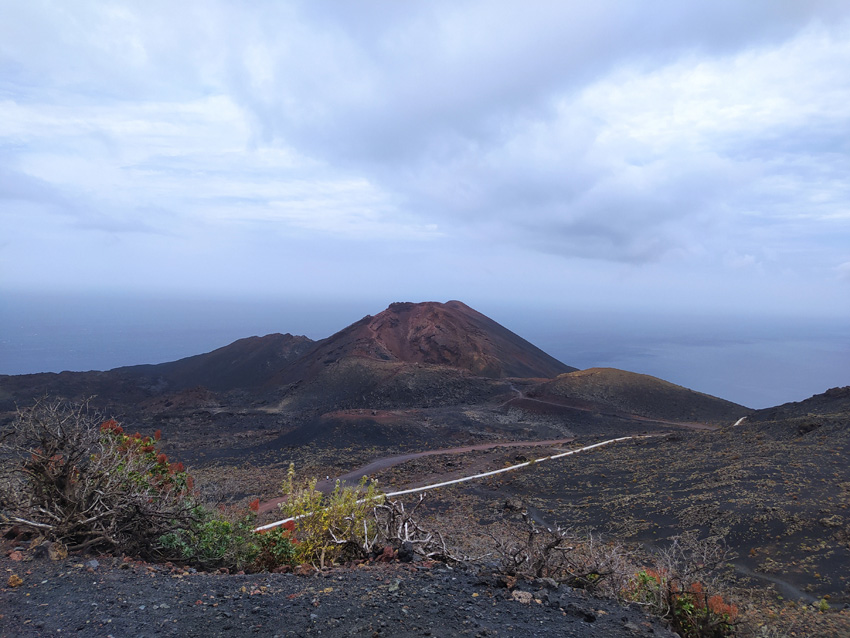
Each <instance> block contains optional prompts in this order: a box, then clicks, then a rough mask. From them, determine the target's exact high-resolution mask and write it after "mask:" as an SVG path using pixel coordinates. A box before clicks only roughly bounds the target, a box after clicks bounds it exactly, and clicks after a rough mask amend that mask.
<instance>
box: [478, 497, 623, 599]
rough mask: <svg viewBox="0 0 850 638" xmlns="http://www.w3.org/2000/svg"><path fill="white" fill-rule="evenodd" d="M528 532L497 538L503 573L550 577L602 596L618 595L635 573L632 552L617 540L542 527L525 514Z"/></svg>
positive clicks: (516, 576) (523, 576)
mask: <svg viewBox="0 0 850 638" xmlns="http://www.w3.org/2000/svg"><path fill="white" fill-rule="evenodd" d="M523 520H524V521H525V524H526V525H525V527H526V529H525V533H524V535H523V536H520V537H513V538H510V539H507V540H506V539H504V538H496V537H494V540H495V542H496V556H497V558H498V560H499V569H500V571H501V573H503V574H505V575H507V576H511V577H514V578H522V579H533V578H551V579H552V580H554V581H555V582H558V583H564V584H567V585H569V586H571V587H577V588H581V589H587V590H590V591H592V592H594V593H596V594H599V595H615V594H616V593H617V592H619V591H620V590H621V589H622V587H623V586H624V585H625V584H626V582H627V581H628V579H629V578H630V576H631V574H633V573H634V570H633V563H632V561H631V555H630V553H629V552H627V551H626V550H625V549H624V548H623V547H622V546H621V545H619V544H618V543H606V542H602V541H601V540H600V538H599V537H598V536H594V535H593V534H590V533H588V534H587V535H586V536H582V535H580V534H577V533H575V532H573V531H571V530H566V529H563V528H560V527H554V528H552V527H542V526H540V525H537V524H536V523H534V521H533V520H531V518H529V516H528V515H527V514H526V513H523Z"/></svg>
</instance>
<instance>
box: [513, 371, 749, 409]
mask: <svg viewBox="0 0 850 638" xmlns="http://www.w3.org/2000/svg"><path fill="white" fill-rule="evenodd" d="M528 396H532V397H540V398H546V397H549V398H554V399H560V400H563V401H567V402H575V403H577V404H581V405H583V406H585V407H589V408H592V407H596V408H599V409H606V408H608V409H613V410H615V411H619V412H623V413H626V414H636V415H638V416H643V417H647V418H653V419H664V420H670V421H706V422H712V423H731V422H734V421H736V420H737V419H739V418H740V417H742V416H744V415H746V414H748V413H749V412H750V410H749V409H748V408H745V407H743V406H741V405H738V404H736V403H732V402H730V401H726V400H724V399H718V398H717V397H713V396H710V395H708V394H703V393H701V392H695V391H693V390H689V389H688V388H684V387H682V386H679V385H675V384H673V383H670V382H668V381H664V380H662V379H658V378H656V377H652V376H649V375H646V374H637V373H635V372H627V371H625V370H617V369H616V368H590V369H587V370H579V371H577V372H570V373H568V374H562V375H560V376H559V377H557V378H556V379H553V380H552V381H547V382H544V383H541V384H538V385H537V386H535V387H534V388H533V389H532V390H530V391H529V392H528Z"/></svg>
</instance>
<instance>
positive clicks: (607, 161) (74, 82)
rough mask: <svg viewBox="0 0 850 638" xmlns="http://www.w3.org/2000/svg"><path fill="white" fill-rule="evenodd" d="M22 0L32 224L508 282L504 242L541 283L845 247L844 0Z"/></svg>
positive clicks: (848, 84)
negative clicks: (240, 0) (653, 1)
mask: <svg viewBox="0 0 850 638" xmlns="http://www.w3.org/2000/svg"><path fill="white" fill-rule="evenodd" d="M0 2H2V0H0ZM6 4H7V5H8V6H6V7H4V13H5V15H6V16H7V17H8V19H7V20H4V21H3V22H2V24H0V70H2V75H0V198H5V199H4V201H5V202H13V203H14V206H13V207H9V206H6V207H4V208H5V210H4V211H3V212H0V215H4V218H7V219H11V218H12V217H14V220H15V225H14V229H15V230H16V232H18V233H19V234H20V235H21V237H26V238H27V239H26V241H28V242H30V244H29V247H30V249H32V248H33V247H34V246H35V245H36V244H37V243H38V236H39V233H40V232H41V230H40V229H39V228H38V227H37V226H36V224H41V225H49V224H54V225H57V226H56V227H61V228H62V229H63V232H64V233H89V234H92V233H94V234H95V235H96V236H97V237H99V238H101V239H102V238H103V236H109V237H110V238H117V239H115V241H124V242H129V241H139V242H141V243H140V244H139V245H144V246H145V249H144V250H142V249H139V250H136V251H135V252H133V251H130V252H132V253H133V254H135V255H137V256H138V259H139V260H140V261H139V264H141V263H142V262H143V261H144V254H145V253H146V251H147V250H153V249H154V247H155V248H156V250H158V251H160V252H162V251H174V252H173V254H170V256H167V257H164V259H166V260H172V263H173V264H174V266H175V267H179V265H180V264H184V266H185V268H186V272H194V270H193V269H194V268H195V265H194V264H191V265H190V264H189V263H188V261H186V260H184V258H183V257H182V255H184V254H189V253H192V252H193V251H194V250H197V253H196V254H198V255H207V257H204V258H203V259H207V258H209V259H219V260H224V261H228V262H229V263H231V265H232V269H233V271H234V272H236V271H241V268H242V266H241V265H240V264H237V263H236V261H235V260H237V259H243V260H246V259H247V258H246V255H248V254H249V253H251V249H250V245H251V242H259V241H278V242H281V243H284V242H285V243H287V246H289V248H288V250H289V251H290V252H289V254H290V255H291V258H290V260H289V261H286V260H285V259H284V258H283V257H275V260H276V261H274V263H275V264H276V265H277V267H279V268H281V269H286V268H290V269H291V268H293V267H295V268H297V266H298V264H297V262H296V258H299V259H304V258H305V255H311V254H321V253H323V248H324V247H326V246H327V244H328V242H329V241H332V242H334V243H333V245H334V250H335V251H337V253H338V254H339V262H336V261H335V262H333V263H335V264H337V265H338V266H339V268H340V269H342V270H344V271H345V274H346V276H349V275H350V274H351V273H354V272H357V273H359V274H364V273H365V274H364V276H365V277H366V279H369V275H370V273H372V271H373V270H374V269H376V268H379V265H380V264H381V263H383V261H382V259H384V258H385V257H386V256H387V254H388V253H385V252H381V251H384V250H387V251H391V250H398V251H400V252H401V254H402V256H405V255H416V258H417V259H419V260H421V261H423V262H425V263H428V264H429V269H427V276H426V274H423V276H422V278H421V279H422V280H424V279H428V278H429V277H430V278H431V279H432V280H434V281H437V280H439V281H444V282H449V283H451V282H454V281H461V279H459V278H458V277H457V276H456V275H457V273H456V272H454V271H453V270H452V269H454V270H456V269H457V264H456V263H455V262H452V261H451V260H450V259H448V258H447V256H446V255H447V254H449V253H450V252H451V251H452V250H458V251H461V252H462V253H463V257H464V260H466V261H465V262H464V263H468V264H473V265H472V266H471V267H470V270H469V272H468V273H465V275H464V276H465V277H466V278H467V279H463V280H462V281H465V282H467V283H469V285H470V286H471V287H472V288H473V289H474V290H476V291H481V290H484V289H491V290H493V291H494V292H493V294H499V293H498V292H497V291H499V290H501V287H500V284H499V283H497V280H498V279H499V275H498V273H500V272H502V271H503V270H504V264H503V263H502V259H503V258H504V257H503V256H504V255H508V254H510V255H511V256H512V257H511V259H512V260H513V261H512V262H511V263H512V268H513V269H514V272H517V264H518V263H521V262H523V261H527V262H528V264H529V265H528V269H529V270H528V271H527V272H530V273H534V276H535V277H538V278H539V279H540V282H541V283H540V285H541V286H542V287H543V288H542V289H545V286H546V285H554V284H553V282H556V283H557V282H559V281H560V277H561V276H562V273H559V272H558V271H559V268H560V269H564V271H569V272H572V269H578V270H581V271H582V272H583V273H584V276H587V273H588V272H597V271H603V272H604V273H607V274H606V275H605V277H603V278H602V280H600V282H602V283H600V284H599V285H609V286H617V285H621V280H624V279H623V277H621V275H623V273H628V276H629V278H631V280H634V279H640V278H642V277H645V278H647V281H650V282H656V285H658V286H660V287H663V286H665V285H670V286H680V287H681V288H682V289H683V290H687V289H688V286H687V285H685V284H682V283H675V282H679V281H680V280H679V278H680V277H683V278H685V279H687V278H688V277H691V278H696V277H699V278H701V279H702V280H704V281H705V282H706V283H704V284H702V285H704V286H705V287H706V289H708V288H711V287H712V286H714V284H715V283H716V282H717V281H719V280H720V279H722V278H724V277H729V273H734V274H733V275H732V276H733V277H735V278H736V281H735V285H736V286H738V287H740V289H741V291H744V290H745V288H746V286H753V287H755V286H756V285H757V286H758V287H759V289H761V290H767V289H772V288H770V286H768V285H767V284H766V283H765V282H766V281H767V280H771V281H775V282H777V283H776V285H777V286H778V287H777V288H775V289H776V290H778V289H779V288H781V285H791V284H789V283H788V282H789V281H791V280H792V279H791V278H789V277H788V276H787V273H788V272H789V271H791V272H796V273H800V275H799V276H800V277H801V279H800V281H804V280H807V278H808V280H809V281H814V280H818V281H821V280H823V279H824V274H825V273H828V272H834V271H833V270H832V269H834V264H836V263H841V262H842V261H843V260H845V259H846V252H845V251H846V248H845V246H846V244H847V242H848V241H850V230H848V214H850V213H848V211H850V205H848V202H850V185H848V183H847V180H846V175H847V174H848V173H850V162H849V161H848V156H849V155H850V152H848V148H847V146H846V139H847V134H848V131H850V115H848V112H847V109H846V105H847V104H848V103H850V80H848V76H847V73H846V69H847V68H850V44H848V42H850V30H849V29H848V11H850V9H848V7H847V6H846V4H845V3H841V2H827V1H823V2H807V3H793V4H788V3H786V4H782V5H781V6H780V5H777V4H776V3H775V2H770V1H767V0H764V1H761V0H753V1H752V2H748V3H739V2H731V1H729V2H725V1H720V2H716V3H711V4H706V5H694V4H688V3H680V2H662V3H661V5H659V8H658V9H657V10H656V11H655V12H654V13H652V14H650V13H648V12H647V11H646V7H645V6H644V5H643V4H640V3H631V2H619V1H617V2H614V1H602V2H595V3H591V4H587V3H585V4H584V5H578V4H575V3H561V2H543V1H541V2H534V3H532V4H531V5H518V4H516V3H512V2H494V1H491V0H488V1H483V0H482V1H474V0H470V1H466V2H460V3H457V2H433V3H427V4H410V3H404V4H402V3H376V4H374V5H372V4H367V5H362V4H361V5H358V6H357V7H356V9H355V8H350V7H348V6H340V7H335V9H334V10H333V11H329V10H327V8H326V7H324V6H323V5H321V4H319V3H308V2H292V3H278V2H256V3H251V4H250V5H239V4H232V3H226V2H215V1H213V2H207V1H204V2H200V1H189V2H184V3H179V4H177V5H174V4H173V3H171V4H169V3H165V2H158V1H156V0H154V1H152V2H148V3H145V4H144V5H139V4H135V3H121V2H117V3H112V4H110V5H109V6H105V5H102V4H101V3H97V2H82V1H81V2H79V3H74V5H73V6H72V5H68V4H67V3H52V4H51V3H46V4H38V3H23V4H21V3H6ZM27 219H32V220H33V221H31V222H30V223H29V225H28V223H27V221H26V220H27ZM36 220H37V221H36ZM143 234H144V235H145V236H146V239H145V240H141V239H138V236H140V235H143ZM122 235H123V238H122ZM154 236H155V237H154ZM130 237H133V238H136V239H132V240H130V239H128V238H130ZM168 238H180V240H181V241H182V243H183V245H182V246H178V243H179V242H177V241H176V240H175V241H174V243H170V242H171V239H168ZM373 240H374V241H375V242H377V243H376V244H374V245H373V244H370V242H372V241H373ZM86 241H89V239H87V240H86ZM145 242H151V243H145ZM195 242H197V243H201V242H203V243H204V244H205V245H206V246H216V247H219V248H221V247H223V246H228V245H229V244H230V243H232V244H233V245H238V246H240V247H241V248H239V249H238V250H236V249H234V250H227V249H224V248H222V249H221V250H220V251H219V253H218V256H217V257H210V256H209V255H211V254H212V253H209V254H207V253H206V252H205V251H206V249H205V248H199V247H198V246H197V245H196V244H195ZM296 242H297V243H298V247H299V250H295V249H294V245H295V243H296ZM382 242H383V243H382ZM190 245H191V248H190V247H189V246H190ZM366 245H369V246H370V249H369V252H368V254H366V253H367V251H366V250H364V249H363V247H364V246H366ZM375 246H377V248H376V247H375ZM125 249H126V246H125ZM0 250H7V248H0ZM56 250H57V259H58V258H60V255H61V251H62V248H61V243H58V244H57V248H56ZM68 250H69V252H68V255H69V257H68V258H69V259H74V260H84V259H85V255H84V254H83V253H79V252H77V251H73V252H72V251H70V249H68ZM262 254H266V253H264V252H262V251H257V252H256V254H255V255H254V254H252V256H251V258H250V259H247V261H246V262H245V263H256V261H255V260H257V259H260V255H262ZM198 259H201V258H198ZM268 259H270V260H271V258H270V257H269V258H268ZM280 260H282V261H280ZM357 260H363V264H364V265H363V266H362V269H360V270H358V269H356V268H354V267H352V266H351V264H350V262H351V261H357ZM340 264H342V265H340ZM444 264H445V265H444ZM544 264H545V267H544V266H543V265H544ZM293 265H294V266H293ZM133 267H134V268H138V271H139V272H143V267H142V266H140V265H138V264H137V265H134V266H133ZM93 270H95V271H96V269H93ZM319 270H320V271H321V272H324V273H329V272H330V271H328V270H327V269H316V271H319ZM80 272H85V273H89V272H90V271H89V270H86V268H82V269H81V270H80ZM148 272H152V273H153V272H156V273H159V271H148ZM524 272H526V271H524ZM470 273H472V274H470ZM488 273H489V274H488ZM740 273H748V274H747V276H746V277H745V276H743V275H740ZM608 274H610V277H608ZM391 275H392V276H390V275H387V276H386V277H387V278H388V279H387V281H386V282H385V283H386V285H390V284H389V283H388V282H389V279H392V278H395V281H396V282H397V285H398V286H400V287H403V286H404V285H405V283H406V282H405V279H404V277H405V269H403V268H395V269H394V272H392V273H391ZM86 276H89V275H86ZM99 276H101V277H103V278H104V281H106V279H108V277H109V276H110V275H109V273H103V274H101V275H99ZM152 276H153V275H152ZM156 276H164V275H161V273H160V274H157V275H156ZM197 276H198V277H202V276H203V275H202V274H197ZM327 276H328V277H332V275H331V274H327ZM371 276H374V275H371ZM750 276H752V277H759V278H761V279H759V281H758V282H757V284H754V283H753V282H754V281H755V280H752V281H750V280H748V279H747V277H750ZM488 277H490V278H492V279H493V281H490V280H489V279H488ZM819 278H820V279H819ZM225 279H226V278H224V279H221V281H224V280H225ZM709 280H711V282H709ZM228 281H229V280H228ZM470 282H474V283H470ZM488 282H489V283H488ZM494 282H496V283H494ZM618 282H620V283H618ZM665 282H666V283H665ZM783 282H784V283H783ZM724 283H725V282H724ZM187 285H189V284H188V283H187ZM364 285H365V284H364ZM417 285H423V284H421V282H420V283H419V284H417ZM800 285H801V286H804V285H805V284H800ZM715 289H717V290H719V289H724V286H721V285H717V286H716V287H715ZM585 292H587V291H585ZM750 293H751V289H746V292H741V293H740V295H742V296H747V295H749V294H750ZM587 294H590V293H587ZM411 295H412V296H415V294H413V293H411ZM411 295H408V296H411ZM454 296H460V297H462V296H463V294H462V291H458V292H457V293H456V294H454Z"/></svg>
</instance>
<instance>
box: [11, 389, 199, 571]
mask: <svg viewBox="0 0 850 638" xmlns="http://www.w3.org/2000/svg"><path fill="white" fill-rule="evenodd" d="M154 445H155V440H154V439H153V438H150V437H142V436H141V435H139V434H136V435H133V436H128V435H126V434H124V432H123V430H122V429H121V428H120V426H118V424H117V423H116V422H115V421H113V420H109V421H103V420H102V419H101V418H99V417H98V415H97V414H95V413H93V412H91V411H90V410H89V408H88V405H87V404H85V403H83V404H77V405H69V404H66V403H63V402H61V401H47V400H43V401H40V402H38V403H37V404H36V405H35V406H33V407H32V408H29V409H26V410H20V411H19V412H18V414H17V418H16V419H15V421H14V422H13V423H12V424H11V425H10V426H9V427H7V428H6V429H5V430H4V431H3V432H2V433H0V460H2V465H0V467H2V470H0V473H2V476H0V516H2V519H3V520H4V521H6V522H10V523H14V524H17V525H20V526H23V527H25V528H29V529H30V530H32V531H36V532H38V533H39V534H41V535H44V536H46V537H49V538H52V539H54V540H58V541H61V542H63V543H65V544H66V545H68V546H69V548H70V549H85V548H98V549H103V550H106V551H121V552H127V553H133V554H140V555H153V554H154V553H155V550H156V548H157V544H158V540H159V538H160V537H161V536H162V535H163V534H166V533H168V532H170V531H172V530H174V529H175V528H178V527H181V526H186V525H188V524H189V523H190V522H191V519H192V512H191V510H192V502H191V499H190V498H189V491H190V489H191V478H190V477H189V476H188V475H187V474H186V473H185V471H183V468H182V465H179V464H169V463H168V460H167V458H166V457H165V455H164V454H160V453H158V451H157V450H156V449H155V447H154Z"/></svg>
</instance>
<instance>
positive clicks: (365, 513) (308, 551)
mask: <svg viewBox="0 0 850 638" xmlns="http://www.w3.org/2000/svg"><path fill="white" fill-rule="evenodd" d="M282 490H283V495H284V496H285V497H286V500H285V501H284V502H283V503H281V505H280V510H281V512H282V513H283V515H284V516H286V517H288V518H291V519H293V522H294V537H295V538H296V539H297V543H293V550H294V559H295V561H297V562H299V563H309V564H311V565H314V566H317V567H324V566H325V565H326V564H333V563H334V562H337V561H339V560H340V559H342V558H346V557H348V558H353V557H359V556H362V555H364V554H365V553H366V552H368V551H369V550H370V549H371V546H372V543H373V542H374V538H375V520H374V516H373V512H374V507H375V505H376V504H378V503H380V502H382V501H383V496H382V495H381V494H380V493H379V492H378V490H377V488H376V487H375V486H374V485H373V484H367V481H366V479H365V477H364V478H363V480H361V481H360V484H359V485H358V486H357V487H349V486H345V485H343V484H341V483H340V482H339V481H337V483H336V486H335V487H334V491H333V492H332V493H331V494H330V495H328V496H327V497H325V496H324V495H323V494H322V493H321V492H319V491H318V490H317V489H316V479H315V478H313V479H310V480H308V481H306V482H302V483H297V482H296V480H295V468H294V466H291V465H290V467H289V472H288V473H287V477H286V480H285V481H284V483H283V486H282Z"/></svg>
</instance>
